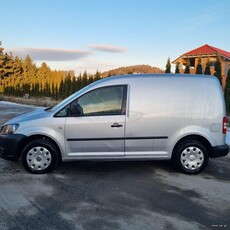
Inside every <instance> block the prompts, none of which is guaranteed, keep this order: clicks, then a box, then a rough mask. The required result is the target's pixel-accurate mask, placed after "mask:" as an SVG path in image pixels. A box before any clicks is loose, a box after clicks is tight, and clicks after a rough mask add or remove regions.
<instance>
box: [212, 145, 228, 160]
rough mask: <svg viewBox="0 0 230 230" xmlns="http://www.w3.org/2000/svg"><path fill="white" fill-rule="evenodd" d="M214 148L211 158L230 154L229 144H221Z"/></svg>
mask: <svg viewBox="0 0 230 230" xmlns="http://www.w3.org/2000/svg"><path fill="white" fill-rule="evenodd" d="M212 150H213V151H212V153H211V154H210V157H211V158H216V157H223V156H226V155H228V152H229V146H228V145H227V144H225V145H219V146H215V147H213V148H212Z"/></svg>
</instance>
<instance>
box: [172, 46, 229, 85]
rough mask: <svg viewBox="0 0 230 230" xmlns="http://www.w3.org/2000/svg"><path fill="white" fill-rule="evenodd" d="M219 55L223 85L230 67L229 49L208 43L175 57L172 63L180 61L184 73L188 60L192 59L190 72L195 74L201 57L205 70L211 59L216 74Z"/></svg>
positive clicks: (211, 66) (212, 71) (212, 72)
mask: <svg viewBox="0 0 230 230" xmlns="http://www.w3.org/2000/svg"><path fill="white" fill-rule="evenodd" d="M218 55H219V56H220V58H221V69H222V83H223V85H225V81H226V77H227V72H228V70H229V68H230V52H228V51H225V50H221V49H219V48H216V47H214V46H210V45H207V44H206V45H203V46H201V47H198V48H196V49H194V50H191V51H189V52H187V53H184V54H182V55H181V56H180V57H178V58H177V59H175V60H174V61H173V62H172V63H173V64H177V63H179V67H180V72H181V73H184V69H185V65H186V62H187V60H188V59H189V61H190V73H191V74H195V72H196V66H197V64H198V59H199V58H201V64H202V67H203V68H202V69H203V71H204V70H205V66H206V63H207V61H208V59H209V61H210V70H211V74H212V75H214V72H215V70H214V68H215V62H216V59H217V56H218Z"/></svg>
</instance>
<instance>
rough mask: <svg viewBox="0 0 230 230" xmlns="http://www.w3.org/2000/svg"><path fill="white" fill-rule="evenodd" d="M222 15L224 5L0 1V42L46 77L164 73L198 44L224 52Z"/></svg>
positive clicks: (165, 0)
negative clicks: (126, 70) (133, 68)
mask: <svg viewBox="0 0 230 230" xmlns="http://www.w3.org/2000/svg"><path fill="white" fill-rule="evenodd" d="M229 9H230V1H229V0H193V1H184V0H37V1H36V0H7V1H6V0H0V10H1V20H0V41H1V42H2V47H3V48H4V52H7V53H9V52H12V53H13V55H14V56H16V55H18V56H19V57H21V58H24V57H25V56H26V55H30V57H31V58H32V60H33V61H34V62H35V63H36V65H37V66H38V67H39V66H40V65H41V63H42V62H46V63H47V65H48V66H49V67H50V68H51V69H53V70H54V69H56V70H74V71H75V73H76V74H79V73H83V72H84V71H85V70H86V71H87V72H88V73H95V72H96V71H100V72H103V71H106V70H110V69H114V68H118V67H123V66H130V65H141V64H146V65H150V66H154V67H159V68H161V69H163V70H165V66H166V62H167V59H168V58H170V60H171V61H173V60H175V59H176V58H178V57H179V56H180V55H182V54H183V53H186V52H188V51H190V50H193V49H195V48H198V47H200V46H202V45H205V44H209V45H211V46H214V47H217V48H219V49H223V50H226V51H228V52H230V24H229V22H230V17H229ZM174 68H175V67H174V66H173V65H172V69H171V70H172V71H174Z"/></svg>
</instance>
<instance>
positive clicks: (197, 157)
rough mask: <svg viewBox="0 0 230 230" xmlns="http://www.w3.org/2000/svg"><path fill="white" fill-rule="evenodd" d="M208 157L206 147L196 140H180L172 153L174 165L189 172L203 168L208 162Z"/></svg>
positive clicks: (199, 170)
mask: <svg viewBox="0 0 230 230" xmlns="http://www.w3.org/2000/svg"><path fill="white" fill-rule="evenodd" d="M208 159H209V156H208V152H207V148H206V147H205V145H204V144H202V143H201V142H200V141H197V140H186V141H184V142H181V143H180V144H179V145H178V146H177V147H176V149H175V151H174V154H173V161H174V163H175V165H176V167H177V168H178V169H179V170H181V171H183V172H185V173H189V174H194V173H198V172H201V171H202V170H204V169H205V167H206V166H207V164H208Z"/></svg>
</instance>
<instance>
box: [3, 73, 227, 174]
mask: <svg viewBox="0 0 230 230" xmlns="http://www.w3.org/2000/svg"><path fill="white" fill-rule="evenodd" d="M226 122H227V121H226V111H225V102H224V97H223V92H222V88H221V86H220V84H219V81H218V80H217V78H216V77H214V76H205V75H185V74H183V75H177V74H162V75H160V74H156V75H150V74H147V75H124V76H114V77H109V78H105V79H103V80H99V81H96V82H95V83H93V84H91V85H88V86H87V87H85V88H83V89H81V90H80V91H78V92H76V93H74V94H73V95H71V96H70V97H68V98H66V99H65V100H64V101H62V102H61V103H59V104H58V105H56V106H55V107H53V108H47V109H39V110H37V111H34V112H31V113H28V114H24V115H21V116H19V117H16V118H14V119H12V120H10V121H8V122H6V123H5V124H4V125H3V127H2V128H1V132H0V157H1V158H3V159H6V160H12V161H17V160H18V159H19V158H21V159H22V164H23V166H24V167H25V169H26V170H27V171H29V172H31V173H35V174H39V173H47V172H50V171H51V170H53V169H54V168H55V167H56V166H57V164H58V163H59V162H62V161H75V160H172V162H173V163H174V165H175V166H176V167H177V168H178V169H179V170H181V171H183V172H185V173H190V174H194V173H197V172H200V171H202V170H203V169H204V168H205V167H206V166H207V164H208V160H209V158H210V157H211V158H215V157H222V156H225V155H227V154H228V151H229V146H228V145H227V144H226V143H225V136H226Z"/></svg>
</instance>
